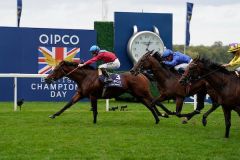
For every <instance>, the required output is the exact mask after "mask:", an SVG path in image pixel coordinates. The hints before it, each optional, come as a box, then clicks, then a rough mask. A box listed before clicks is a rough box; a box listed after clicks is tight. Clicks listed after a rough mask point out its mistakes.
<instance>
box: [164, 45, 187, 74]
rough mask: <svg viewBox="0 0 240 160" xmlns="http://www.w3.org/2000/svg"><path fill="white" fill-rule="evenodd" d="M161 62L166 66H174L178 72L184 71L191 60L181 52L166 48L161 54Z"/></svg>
mask: <svg viewBox="0 0 240 160" xmlns="http://www.w3.org/2000/svg"><path fill="white" fill-rule="evenodd" d="M162 58H163V60H164V61H163V63H164V64H165V65H167V66H168V67H174V69H175V70H176V71H178V73H180V74H182V73H184V71H185V69H186V68H187V66H188V64H189V63H190V62H191V61H192V58H191V57H189V56H188V55H186V54H183V53H181V52H178V51H177V52H173V51H172V50H170V49H166V50H165V51H164V52H163V54H162Z"/></svg>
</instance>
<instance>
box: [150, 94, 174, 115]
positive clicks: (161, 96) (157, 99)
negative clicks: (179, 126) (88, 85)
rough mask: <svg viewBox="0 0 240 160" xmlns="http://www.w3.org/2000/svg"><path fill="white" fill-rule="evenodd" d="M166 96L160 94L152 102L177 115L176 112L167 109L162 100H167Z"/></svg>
mask: <svg viewBox="0 0 240 160" xmlns="http://www.w3.org/2000/svg"><path fill="white" fill-rule="evenodd" d="M165 98H166V97H165V96H164V95H163V94H162V95H160V96H158V97H157V98H155V99H154V100H153V101H152V103H153V104H155V105H157V106H159V107H160V108H162V109H163V110H164V111H165V112H166V113H167V114H168V115H175V113H174V112H172V111H170V110H169V109H167V108H166V107H165V106H164V105H163V104H162V103H161V102H162V101H164V100H166V99H165Z"/></svg>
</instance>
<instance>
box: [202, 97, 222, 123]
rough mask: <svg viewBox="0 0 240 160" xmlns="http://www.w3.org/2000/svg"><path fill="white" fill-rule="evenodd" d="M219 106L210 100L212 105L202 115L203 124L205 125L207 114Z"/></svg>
mask: <svg viewBox="0 0 240 160" xmlns="http://www.w3.org/2000/svg"><path fill="white" fill-rule="evenodd" d="M219 106H220V104H218V103H216V102H214V101H213V102H212V107H211V108H210V109H209V110H208V111H207V112H206V113H204V114H203V117H202V124H203V126H206V125H207V117H208V116H209V114H210V113H212V112H213V111H215V110H216V109H217V108H218V107H219Z"/></svg>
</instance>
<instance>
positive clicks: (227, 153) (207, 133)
mask: <svg viewBox="0 0 240 160" xmlns="http://www.w3.org/2000/svg"><path fill="white" fill-rule="evenodd" d="M64 104H65V103H62V102H57V103H43V102H38V103H33V102H25V103H24V105H23V108H22V111H17V112H14V111H13V103H12V102H11V103H10V102H8V103H3V102H1V103H0V160H5V159H9V160H28V159H29V160H35V159H39V160H48V159H50V160H56V159H63V160H66V159H74V160H75V159H76V160H79V159H89V160H93V159H102V160H114V159H121V160H128V159H129V160H132V159H150V160H153V159H156V160H160V159H161V160H176V159H181V160H191V159H192V160H202V159H204V160H205V159H209V160H226V159H227V160H229V159H236V160H238V159H239V157H240V147H239V146H240V125H239V124H240V123H239V117H238V116H237V114H236V113H235V112H233V113H232V127H231V131H230V138H229V139H226V138H223V137H224V131H225V125H224V117H223V113H222V110H221V109H220V108H219V109H218V110H216V111H215V112H214V113H213V114H212V115H210V117H209V118H208V124H207V127H203V126H202V124H201V116H202V115H198V116H197V117H194V118H193V119H192V120H191V121H190V122H189V123H188V124H185V125H183V124H181V119H179V118H176V117H173V116H171V117H170V118H168V119H164V118H161V119H160V123H159V124H157V125H156V124H154V119H153V117H152V115H151V113H150V112H149V111H148V110H146V109H145V108H144V107H143V106H142V105H140V104H138V103H129V102H128V103H126V102H110V106H115V105H125V104H127V105H128V110H127V111H124V112H122V111H114V112H113V111H111V112H105V108H104V105H105V104H104V101H100V103H99V114H98V122H97V124H93V123H92V120H93V118H92V112H90V111H89V109H90V105H89V103H87V102H79V103H78V104H76V105H74V106H73V107H72V108H70V109H69V110H67V111H66V112H65V113H63V114H62V115H61V116H60V117H57V118H56V119H54V120H52V119H49V118H48V116H49V115H50V114H52V113H54V112H55V111H57V110H59V109H60V108H61V107H62V106H63V105H64ZM166 105H168V106H170V107H169V108H170V109H173V108H174V105H173V104H166ZM192 108H193V107H192V105H186V104H185V108H184V111H183V112H188V111H191V110H192ZM208 108H209V106H207V107H206V109H208ZM206 109H204V111H206Z"/></svg>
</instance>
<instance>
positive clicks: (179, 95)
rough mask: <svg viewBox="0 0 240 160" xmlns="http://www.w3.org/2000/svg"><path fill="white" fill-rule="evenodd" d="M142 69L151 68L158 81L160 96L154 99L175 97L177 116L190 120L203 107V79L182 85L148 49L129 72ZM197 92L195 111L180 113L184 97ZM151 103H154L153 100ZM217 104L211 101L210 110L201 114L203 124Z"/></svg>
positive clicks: (175, 74) (175, 75)
mask: <svg viewBox="0 0 240 160" xmlns="http://www.w3.org/2000/svg"><path fill="white" fill-rule="evenodd" d="M144 69H149V70H152V72H153V74H154V78H155V79H156V81H157V82H158V89H159V92H160V96H159V97H158V98H157V99H156V100H158V101H160V102H162V101H165V100H169V99H175V100H176V115H177V116H178V117H186V118H187V120H190V119H191V118H192V117H193V116H194V115H196V114H199V113H200V111H201V110H202V109H203V108H204V99H205V96H206V93H207V90H206V83H205V81H198V82H196V83H192V84H191V85H189V86H188V87H185V86H182V85H181V84H180V83H179V82H178V80H179V78H180V77H181V76H180V75H179V74H178V73H177V72H176V71H175V70H170V69H169V68H168V67H167V66H166V65H164V64H163V63H162V59H161V56H160V55H159V54H158V53H157V52H156V53H154V52H153V51H149V52H148V53H146V54H145V55H144V56H143V57H142V58H141V59H140V60H139V61H138V63H137V64H135V65H134V67H133V68H132V70H131V71H130V72H131V73H133V74H135V75H137V74H138V73H140V72H142V71H143V70H144ZM194 94H197V102H198V103H197V108H196V110H195V111H193V112H191V113H188V114H181V110H182V105H183V102H184V99H185V97H187V96H191V95H194ZM153 103H156V101H155V102H153ZM218 106H219V105H218V104H217V103H214V102H213V107H212V108H211V111H209V112H207V113H206V114H204V116H203V125H204V126H205V125H206V123H207V119H206V118H207V116H208V114H210V113H211V112H212V111H213V110H215V109H216V108H217V107H218Z"/></svg>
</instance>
